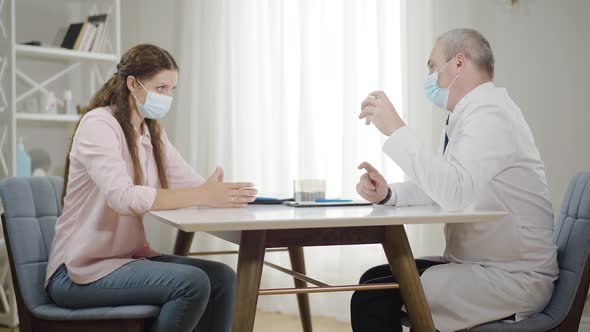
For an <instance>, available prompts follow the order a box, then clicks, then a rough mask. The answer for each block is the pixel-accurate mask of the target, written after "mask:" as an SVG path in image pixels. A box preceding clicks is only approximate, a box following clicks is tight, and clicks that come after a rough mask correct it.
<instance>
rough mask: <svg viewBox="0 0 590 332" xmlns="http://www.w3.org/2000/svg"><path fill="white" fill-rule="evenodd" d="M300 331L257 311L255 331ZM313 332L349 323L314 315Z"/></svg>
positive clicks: (287, 320) (294, 322)
mask: <svg viewBox="0 0 590 332" xmlns="http://www.w3.org/2000/svg"><path fill="white" fill-rule="evenodd" d="M279 330H280V331H281V332H301V331H302V329H301V321H300V320H299V316H287V315H282V314H276V313H268V312H258V314H257V315H256V323H255V324H254V331H255V332H276V331H279ZM313 330H314V332H341V331H345V332H350V331H351V329H350V324H348V323H342V322H338V321H335V320H332V319H327V318H322V317H314V318H313ZM0 332H18V329H9V328H6V327H0Z"/></svg>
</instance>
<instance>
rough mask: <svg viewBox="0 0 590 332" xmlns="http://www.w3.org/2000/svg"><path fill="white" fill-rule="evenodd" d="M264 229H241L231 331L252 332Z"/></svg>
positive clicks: (262, 252)
mask: <svg viewBox="0 0 590 332" xmlns="http://www.w3.org/2000/svg"><path fill="white" fill-rule="evenodd" d="M265 239H266V231H242V235H241V239H240V252H239V254H238V272H237V283H236V299H235V303H234V318H233V321H232V332H252V330H253V329H254V319H255V317H256V305H257V303H258V290H259V289H260V278H261V277H262V266H263V263H264V249H265V245H264V241H265Z"/></svg>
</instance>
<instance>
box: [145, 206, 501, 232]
mask: <svg viewBox="0 0 590 332" xmlns="http://www.w3.org/2000/svg"><path fill="white" fill-rule="evenodd" d="M149 214H150V215H152V216H153V217H155V218H156V219H157V220H159V221H161V222H164V223H166V224H169V225H171V226H173V227H175V228H178V229H180V230H183V231H185V232H211V231H244V230H270V229H298V228H324V227H355V226H383V225H403V224H440V223H467V222H484V221H496V220H499V219H501V218H502V217H503V216H505V215H506V213H505V212H493V211H479V210H478V211H463V212H446V211H443V210H442V209H441V208H440V207H438V206H413V207H393V206H347V207H310V208H293V207H287V206H282V205H249V206H248V207H247V208H241V209H214V208H190V209H181V210H167V211H152V212H150V213H149Z"/></svg>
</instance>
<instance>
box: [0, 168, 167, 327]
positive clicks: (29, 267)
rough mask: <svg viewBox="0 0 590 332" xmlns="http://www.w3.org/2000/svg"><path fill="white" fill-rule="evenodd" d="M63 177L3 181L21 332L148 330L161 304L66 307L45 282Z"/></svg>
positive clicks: (0, 185) (4, 221)
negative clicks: (52, 295) (54, 300)
mask: <svg viewBox="0 0 590 332" xmlns="http://www.w3.org/2000/svg"><path fill="white" fill-rule="evenodd" d="M62 187H63V179H62V178H60V177H30V178H27V177H15V178H8V179H6V180H4V181H2V182H0V198H1V199H2V202H3V205H4V214H3V215H2V227H3V229H4V237H5V239H6V244H7V245H6V247H7V250H8V256H9V261H10V268H11V273H12V280H13V281H14V288H15V291H16V292H15V293H16V300H17V306H18V316H19V320H20V331H21V332H37V331H44V332H46V331H85V332H91V331H136V332H139V331H143V330H145V329H147V328H148V327H149V323H150V320H151V319H152V318H154V317H156V316H157V315H158V313H159V312H160V307H158V306H152V305H134V306H121V307H101V308H87V309H66V308H61V307H58V306H57V305H55V304H54V303H52V301H51V299H50V298H49V297H48V296H47V293H46V292H45V289H44V287H43V284H44V281H45V270H46V268H47V259H48V254H49V248H50V245H51V241H52V240H53V236H54V234H55V223H56V221H57V218H58V216H60V215H61V213H62V209H61V204H60V197H61V192H62Z"/></svg>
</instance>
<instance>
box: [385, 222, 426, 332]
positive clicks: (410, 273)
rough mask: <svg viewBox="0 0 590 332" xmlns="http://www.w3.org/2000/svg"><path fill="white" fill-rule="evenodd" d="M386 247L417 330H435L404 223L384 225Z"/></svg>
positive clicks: (391, 265) (420, 331)
mask: <svg viewBox="0 0 590 332" xmlns="http://www.w3.org/2000/svg"><path fill="white" fill-rule="evenodd" d="M383 249H384V250H385V255H386V256H387V260H388V261H389V266H390V267H391V271H392V272H393V275H394V276H396V277H397V281H398V283H399V285H400V291H401V295H402V298H403V300H404V304H405V306H406V310H407V311H408V316H410V320H411V321H412V325H413V327H414V329H415V330H416V332H434V331H436V330H435V328H434V323H433V322H432V314H431V312H430V308H429V307H428V303H427V302H426V296H425V295H424V289H423V288H422V283H421V282H420V276H419V275H418V270H417V269H416V262H415V261H414V255H413V254H412V249H411V248H410V244H409V242H408V238H407V236H406V230H405V229H404V226H402V225H395V226H386V227H385V238H384V241H383Z"/></svg>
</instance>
